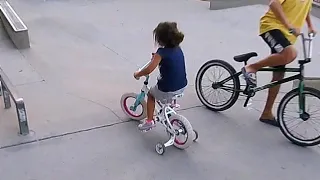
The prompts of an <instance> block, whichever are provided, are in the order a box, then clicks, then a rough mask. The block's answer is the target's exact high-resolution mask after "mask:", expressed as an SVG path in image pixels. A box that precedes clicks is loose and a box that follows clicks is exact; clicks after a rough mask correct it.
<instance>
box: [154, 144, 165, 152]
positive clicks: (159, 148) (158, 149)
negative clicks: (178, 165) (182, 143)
mask: <svg viewBox="0 0 320 180" xmlns="http://www.w3.org/2000/svg"><path fill="white" fill-rule="evenodd" d="M165 148H166V147H164V145H163V144H162V143H158V144H156V152H157V153H158V154H159V155H163V153H164V152H165Z"/></svg>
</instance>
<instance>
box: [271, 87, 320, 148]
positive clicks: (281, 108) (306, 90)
mask: <svg viewBox="0 0 320 180" xmlns="http://www.w3.org/2000/svg"><path fill="white" fill-rule="evenodd" d="M304 93H306V94H311V95H313V96H315V97H317V98H319V99H320V91H319V90H317V89H314V88H311V87H304ZM295 96H299V88H295V89H293V90H291V91H289V92H288V93H287V94H286V95H285V96H284V97H283V98H282V99H281V101H280V104H279V106H278V111H277V117H278V118H277V119H278V122H279V127H280V130H281V132H282V134H283V135H284V136H285V137H286V138H287V139H289V140H290V141H291V142H292V143H293V144H295V145H298V146H302V147H305V146H315V145H318V144H320V135H319V136H318V137H317V138H314V140H313V141H312V142H310V143H309V142H308V141H306V140H299V139H300V138H297V137H295V136H294V135H293V134H292V133H290V132H289V130H288V129H287V127H286V125H285V123H284V120H283V114H284V112H283V111H284V109H285V107H286V105H287V104H288V102H289V101H290V100H291V99H292V98H294V97H295Z"/></svg>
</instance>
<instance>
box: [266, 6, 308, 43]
mask: <svg viewBox="0 0 320 180" xmlns="http://www.w3.org/2000/svg"><path fill="white" fill-rule="evenodd" d="M276 1H279V2H280V3H281V6H282V9H283V12H284V14H285V16H286V17H287V19H288V21H289V23H291V24H292V25H293V26H294V27H297V28H302V26H303V25H304V22H305V20H306V17H307V15H308V13H309V12H310V10H311V7H312V0H276ZM273 29H279V30H280V31H281V32H282V33H283V34H284V35H285V37H286V38H287V39H288V40H289V41H290V42H291V44H294V43H295V42H296V40H297V37H295V36H294V35H293V34H290V33H289V30H288V29H287V28H286V27H285V26H284V25H283V24H282V23H281V21H280V20H278V18H277V17H276V16H275V14H274V13H273V12H272V10H271V9H269V10H268V12H267V13H266V14H265V15H264V16H262V17H261V19H260V35H261V34H263V33H265V32H267V31H270V30H273Z"/></svg>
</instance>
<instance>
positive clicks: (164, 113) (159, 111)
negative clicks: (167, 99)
mask: <svg viewBox="0 0 320 180" xmlns="http://www.w3.org/2000/svg"><path fill="white" fill-rule="evenodd" d="M150 62H151V61H149V62H148V63H146V64H145V65H144V66H142V67H141V68H140V69H139V71H141V70H143V69H144V68H146V67H147V66H148V65H149V64H150ZM145 77H146V79H145V81H144V82H143V86H142V88H141V93H140V94H138V96H137V98H136V102H135V103H134V107H132V109H135V108H136V107H137V106H138V105H139V104H140V101H141V100H144V99H145V96H146V95H147V94H148V93H149V91H150V88H149V86H148V83H149V75H147V76H145ZM177 97H179V96H177ZM175 100H176V98H173V101H175ZM156 102H157V103H156V107H155V109H156V117H155V121H158V122H160V123H161V124H162V125H163V126H164V127H165V128H166V129H167V131H169V132H170V133H171V134H176V133H177V132H175V131H174V130H173V127H172V125H171V123H170V121H169V117H168V116H169V115H170V114H176V111H175V110H174V108H172V107H171V106H170V105H171V103H172V102H171V103H166V104H162V103H161V102H160V101H159V100H156ZM168 127H169V128H168Z"/></svg>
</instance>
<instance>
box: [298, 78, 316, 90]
mask: <svg viewBox="0 0 320 180" xmlns="http://www.w3.org/2000/svg"><path fill="white" fill-rule="evenodd" d="M304 85H305V86H306V87H312V88H315V89H317V90H320V77H305V78H304ZM298 86H299V80H294V81H293V83H292V89H294V88H297V87H298Z"/></svg>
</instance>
